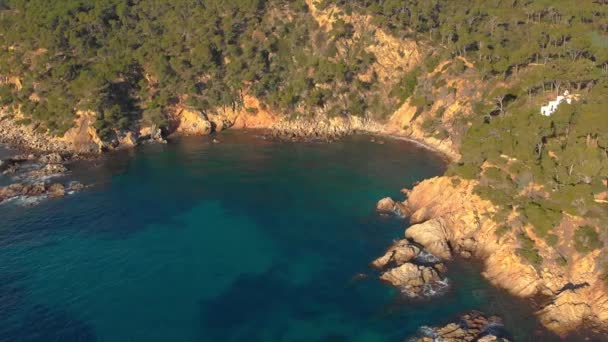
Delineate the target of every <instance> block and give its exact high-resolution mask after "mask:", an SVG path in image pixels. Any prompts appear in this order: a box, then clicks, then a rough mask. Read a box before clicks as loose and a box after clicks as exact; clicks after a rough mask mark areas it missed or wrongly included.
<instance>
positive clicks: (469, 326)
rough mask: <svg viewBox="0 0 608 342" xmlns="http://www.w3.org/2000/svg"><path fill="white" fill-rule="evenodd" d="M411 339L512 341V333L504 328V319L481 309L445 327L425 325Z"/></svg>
mask: <svg viewBox="0 0 608 342" xmlns="http://www.w3.org/2000/svg"><path fill="white" fill-rule="evenodd" d="M411 341H416V342H422V341H425V342H426V341H442V342H462V341H478V342H481V341H483V342H489V341H500V342H509V341H511V337H510V334H509V333H508V332H507V331H506V329H505V328H504V325H503V323H502V319H500V318H499V317H496V316H490V317H486V316H485V315H484V314H483V313H481V312H479V311H473V312H471V313H469V314H466V315H463V316H461V317H460V319H459V320H458V321H457V322H451V323H448V324H447V325H445V326H443V327H434V328H429V327H424V328H421V329H419V331H418V335H417V336H416V337H415V338H413V339H411Z"/></svg>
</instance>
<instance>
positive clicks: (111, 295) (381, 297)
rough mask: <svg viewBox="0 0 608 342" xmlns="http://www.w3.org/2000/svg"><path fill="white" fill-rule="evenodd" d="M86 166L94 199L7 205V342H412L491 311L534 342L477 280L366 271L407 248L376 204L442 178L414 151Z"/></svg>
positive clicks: (240, 147) (124, 155) (436, 165)
mask: <svg viewBox="0 0 608 342" xmlns="http://www.w3.org/2000/svg"><path fill="white" fill-rule="evenodd" d="M219 138H220V140H221V141H222V142H221V143H220V144H212V143H211V142H210V141H209V139H207V138H191V139H182V140H179V141H176V142H173V143H171V144H168V145H148V146H143V147H141V148H138V149H137V150H135V151H125V152H120V153H116V154H112V155H109V156H107V157H106V158H105V159H103V160H98V161H94V162H81V163H80V164H77V165H74V167H73V168H74V171H73V173H72V175H70V177H71V178H74V179H77V180H80V181H83V182H85V183H94V186H93V187H92V188H90V189H88V190H86V191H84V192H82V193H78V194H75V195H71V196H68V197H66V198H63V199H58V200H52V201H47V202H44V203H42V204H40V205H39V206H36V207H33V208H24V207H20V206H18V205H4V206H2V207H0V215H1V217H2V220H1V222H0V260H1V263H0V340H1V341H393V340H395V341H403V340H404V339H405V338H406V337H408V336H410V335H412V334H414V333H415V332H416V330H417V328H418V327H419V326H421V325H433V324H440V323H444V322H446V321H449V320H450V319H453V318H454V317H455V316H456V315H458V314H459V313H462V312H465V311H468V310H470V309H480V310H484V311H486V312H489V313H498V314H501V315H502V316H503V317H504V318H505V319H506V320H507V324H509V323H513V326H516V327H517V329H515V331H513V332H514V334H515V335H516V336H520V337H521V339H522V340H524V339H531V338H532V336H533V334H534V329H535V327H536V322H535V321H534V320H533V319H531V318H530V317H529V313H522V309H521V307H523V305H522V304H521V303H517V302H515V301H514V300H512V299H510V298H508V297H507V296H505V295H504V294H503V293H501V292H499V291H497V290H494V289H492V288H490V287H489V286H488V285H487V283H486V282H485V281H483V280H482V279H481V278H480V276H479V275H478V270H477V269H476V267H475V266H471V265H469V266H466V265H464V264H453V265H450V273H449V274H448V276H449V277H450V279H451V280H452V284H453V288H452V290H451V291H450V292H449V293H448V294H447V295H445V296H444V297H441V298H436V299H433V300H431V301H428V302H407V301H403V300H400V299H399V296H397V293H396V292H395V290H394V289H392V288H391V287H389V286H386V285H385V284H382V283H381V282H380V281H378V279H377V274H376V273H375V271H374V270H372V269H371V268H370V267H369V262H370V261H371V260H373V259H374V258H375V257H377V256H379V255H381V254H382V253H383V251H384V250H385V248H386V247H387V246H388V245H389V244H390V242H391V241H392V240H393V239H395V238H399V237H401V236H402V235H403V227H404V223H403V221H400V220H397V219H391V218H382V217H379V216H378V215H376V214H375V212H374V206H375V203H376V201H377V200H378V199H379V198H382V197H384V196H394V197H396V198H401V196H400V195H399V189H401V188H403V187H406V186H407V187H410V186H412V184H413V183H414V182H416V181H419V180H422V179H424V178H428V177H432V176H435V175H439V174H441V173H442V171H443V168H444V163H443V162H442V161H441V159H439V158H438V157H437V156H435V155H433V154H431V153H429V152H428V151H426V150H423V149H420V148H418V147H416V146H414V145H412V144H409V143H407V142H403V141H386V143H385V144H383V145H380V144H374V143H371V142H369V140H370V139H369V137H365V136H358V137H352V138H348V139H345V140H344V141H341V142H338V143H333V144H295V143H294V144H292V143H274V142H269V141H265V140H263V139H261V138H259V137H256V136H254V135H247V134H238V133H231V134H225V135H222V136H220V137H219Z"/></svg>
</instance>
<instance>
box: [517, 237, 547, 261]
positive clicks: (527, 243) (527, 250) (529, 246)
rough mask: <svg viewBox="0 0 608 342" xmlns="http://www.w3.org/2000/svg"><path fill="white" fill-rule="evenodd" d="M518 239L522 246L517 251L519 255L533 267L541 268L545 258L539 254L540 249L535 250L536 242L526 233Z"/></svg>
mask: <svg viewBox="0 0 608 342" xmlns="http://www.w3.org/2000/svg"><path fill="white" fill-rule="evenodd" d="M517 237H518V239H519V243H520V246H521V247H520V248H519V249H518V250H517V253H518V254H519V255H520V256H521V257H522V258H524V259H525V260H526V261H528V262H529V263H530V264H531V265H532V266H534V267H539V266H540V265H541V264H542V262H543V258H542V257H541V256H540V254H539V253H538V249H536V248H534V241H533V240H532V239H530V237H529V236H528V235H526V234H524V233H520V234H519V235H517Z"/></svg>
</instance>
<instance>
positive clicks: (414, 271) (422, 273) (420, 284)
mask: <svg viewBox="0 0 608 342" xmlns="http://www.w3.org/2000/svg"><path fill="white" fill-rule="evenodd" d="M380 279H382V280H384V281H386V282H388V283H390V284H391V285H393V286H397V287H399V288H400V290H401V292H402V293H403V294H404V295H406V296H407V297H409V298H422V297H431V296H434V295H435V294H436V293H437V291H438V290H441V289H445V288H447V282H446V280H445V279H444V278H443V277H442V276H441V273H440V272H439V271H438V270H437V269H436V268H435V267H433V266H423V265H415V264H413V263H409V262H408V263H404V264H403V265H401V266H398V267H395V268H392V269H390V270H388V271H386V272H384V273H383V274H382V275H381V276H380Z"/></svg>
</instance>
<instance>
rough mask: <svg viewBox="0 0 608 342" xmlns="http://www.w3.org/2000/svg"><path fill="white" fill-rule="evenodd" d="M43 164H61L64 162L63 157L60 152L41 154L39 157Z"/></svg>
mask: <svg viewBox="0 0 608 342" xmlns="http://www.w3.org/2000/svg"><path fill="white" fill-rule="evenodd" d="M38 160H39V161H40V162H41V163H43V164H60V163H63V162H64V160H63V157H62V156H61V154H59V153H49V154H45V155H42V156H40V158H39V159H38Z"/></svg>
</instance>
